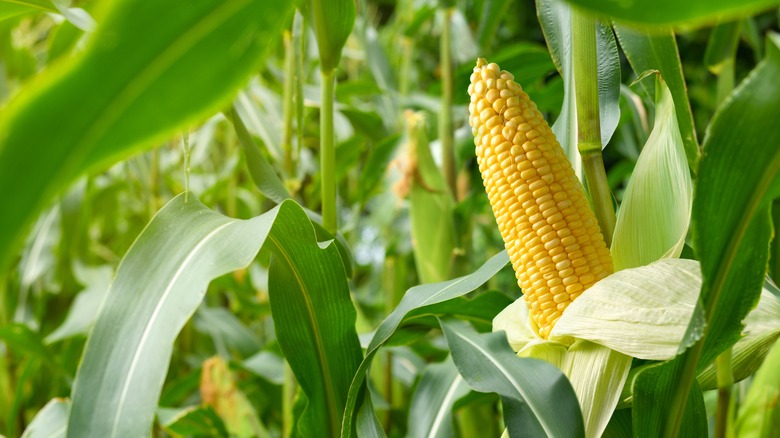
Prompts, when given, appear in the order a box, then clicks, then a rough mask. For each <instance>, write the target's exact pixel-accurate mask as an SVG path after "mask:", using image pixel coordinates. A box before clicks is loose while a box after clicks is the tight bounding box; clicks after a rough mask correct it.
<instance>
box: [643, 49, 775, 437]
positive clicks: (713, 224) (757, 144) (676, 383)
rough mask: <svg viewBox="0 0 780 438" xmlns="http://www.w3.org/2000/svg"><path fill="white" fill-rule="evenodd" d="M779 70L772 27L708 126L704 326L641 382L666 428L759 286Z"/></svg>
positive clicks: (702, 179)
mask: <svg viewBox="0 0 780 438" xmlns="http://www.w3.org/2000/svg"><path fill="white" fill-rule="evenodd" d="M778 76H780V36H778V35H777V34H770V36H769V39H768V44H767V55H766V58H765V59H764V60H763V61H761V63H759V65H758V66H757V67H756V68H755V69H754V70H753V71H752V73H751V74H750V75H748V77H747V78H746V79H745V80H744V81H743V82H742V83H741V84H740V85H739V87H737V88H736V89H735V90H734V92H733V93H732V94H731V95H730V96H729V97H728V98H727V99H726V100H725V101H724V102H723V104H722V105H721V107H720V108H719V109H718V111H717V112H716V114H715V116H714V117H713V120H712V122H711V124H710V126H709V129H708V131H707V132H708V134H707V138H706V139H705V142H704V152H705V154H704V156H703V158H702V161H701V164H700V167H699V175H698V182H697V184H696V188H695V195H694V202H693V217H692V223H693V231H694V234H693V237H694V244H695V245H694V246H695V248H696V252H697V255H698V256H699V257H700V258H701V270H702V276H703V282H702V288H701V295H700V298H699V299H700V301H701V302H702V305H703V308H704V311H705V316H706V320H707V328H706V332H705V334H704V338H703V339H702V340H701V341H699V342H698V343H697V344H695V345H694V346H693V347H692V348H691V349H689V350H688V351H686V352H685V354H684V355H683V356H682V357H680V358H678V359H676V360H675V361H673V362H672V363H671V364H668V366H667V367H666V368H665V369H668V370H669V371H668V372H669V376H672V378H669V379H665V380H664V381H663V382H662V384H661V385H656V387H652V386H647V387H646V388H644V389H645V390H646V391H647V394H646V397H647V398H648V399H653V400H654V402H653V403H652V404H648V405H647V409H649V410H651V411H652V412H648V413H647V415H648V416H651V417H653V418H655V420H656V421H657V422H658V423H660V424H661V425H662V426H659V427H661V429H660V430H666V433H671V432H672V431H671V429H673V428H674V426H675V425H676V424H684V423H685V422H684V420H683V419H682V417H681V416H680V415H681V413H682V412H683V410H682V409H681V407H682V406H684V403H685V400H686V397H687V396H688V391H689V386H688V383H689V382H692V381H694V380H695V379H694V378H693V377H695V375H696V371H697V370H701V369H703V368H704V367H706V366H707V365H708V364H709V363H710V362H712V361H713V360H714V359H715V358H716V357H717V356H718V355H719V354H720V353H721V352H723V351H724V350H726V349H727V348H729V347H731V346H732V345H734V343H736V342H737V341H739V339H740V338H741V333H742V330H743V327H744V326H743V322H742V321H743V320H744V319H745V317H746V316H747V314H748V313H749V311H750V310H751V309H752V308H753V307H755V305H756V304H757V302H758V299H759V296H760V293H761V287H762V285H763V283H764V275H765V267H766V263H767V259H768V255H769V241H770V239H771V236H772V224H771V222H770V214H769V210H770V205H771V202H770V201H771V200H772V199H773V198H775V197H776V196H777V195H778V194H780V193H779V192H780V186H779V185H778V181H779V179H778V178H777V175H778V174H779V173H780V149H778V148H774V147H767V145H769V144H780V130H778V129H775V127H776V126H777V125H778V114H780V86H779V85H778V83H777V80H776V78H777V77H778ZM745 114H749V115H750V116H751V117H745ZM671 368H674V369H673V370H672V369H671ZM653 391H655V392H656V393H657V394H656V396H655V397H653V395H652V392H653ZM669 393H672V394H674V395H675V396H674V397H673V398H668V397H667V395H668V394H669ZM658 400H662V401H663V402H662V403H658ZM688 404H690V402H689V403H688ZM659 419H660V421H658V420H659ZM635 425H636V424H635Z"/></svg>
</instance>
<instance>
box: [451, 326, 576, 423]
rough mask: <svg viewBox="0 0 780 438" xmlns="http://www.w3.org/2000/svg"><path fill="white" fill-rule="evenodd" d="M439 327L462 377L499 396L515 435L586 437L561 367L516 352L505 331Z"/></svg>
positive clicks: (480, 388) (505, 418)
mask: <svg viewBox="0 0 780 438" xmlns="http://www.w3.org/2000/svg"><path fill="white" fill-rule="evenodd" d="M441 326H442V330H443V331H444V337H445V338H446V339H447V345H449V347H450V351H451V352H452V359H453V361H454V362H455V365H456V366H457V367H458V371H460V373H461V375H462V376H463V379H464V380H465V381H466V382H468V384H469V386H471V388H472V389H474V390H475V391H479V392H494V393H497V394H499V395H500V396H501V400H502V403H503V405H504V420H505V421H506V424H507V428H508V429H509V433H510V434H511V435H512V436H529V437H534V436H538V437H548V436H562V437H563V436H566V437H584V436H585V428H584V426H583V422H582V413H581V411H580V405H579V403H578V402H577V396H576V394H575V393H574V389H573V388H572V386H571V384H570V383H569V381H568V380H567V379H566V376H564V375H563V373H562V372H561V371H560V370H558V369H557V368H555V367H554V366H552V365H550V364H549V363H547V362H545V361H542V360H538V359H530V358H521V357H517V356H515V354H514V353H513V352H512V349H511V348H510V347H509V344H508V343H507V341H506V335H504V334H503V333H488V334H482V335H480V334H478V333H477V332H476V331H474V329H472V328H471V327H469V326H468V324H466V323H465V322H462V321H457V320H442V321H441Z"/></svg>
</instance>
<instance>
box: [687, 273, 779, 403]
mask: <svg viewBox="0 0 780 438" xmlns="http://www.w3.org/2000/svg"><path fill="white" fill-rule="evenodd" d="M767 286H768V287H771V286H770V285H767ZM767 286H765V288H764V290H763V291H761V299H760V300H759V301H758V306H757V307H756V308H755V309H754V310H753V311H752V312H750V314H748V316H747V318H745V332H744V335H745V336H744V337H743V338H742V339H740V340H739V341H738V342H737V343H736V344H734V346H733V347H731V370H732V373H733V374H734V381H736V382H738V381H740V380H743V379H746V378H747V377H748V376H751V375H752V374H753V373H755V372H756V370H757V369H758V367H759V366H761V363H762V362H763V360H764V357H765V356H766V355H767V354H768V353H769V349H770V348H772V345H774V344H775V341H776V340H777V339H778V338H780V298H778V297H777V296H776V295H774V294H773V293H772V292H769V291H768V290H767ZM716 368H717V366H716V362H713V363H711V364H710V365H708V366H707V367H706V368H705V369H703V370H702V371H700V372H699V374H698V375H697V376H696V378H697V379H698V381H699V384H700V385H701V387H702V389H703V390H707V389H715V388H716V387H717V369H716Z"/></svg>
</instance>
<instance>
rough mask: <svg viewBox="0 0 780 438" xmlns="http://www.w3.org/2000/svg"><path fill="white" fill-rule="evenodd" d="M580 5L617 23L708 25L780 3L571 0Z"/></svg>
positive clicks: (756, 0) (763, 0) (748, 0)
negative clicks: (617, 21) (609, 17)
mask: <svg viewBox="0 0 780 438" xmlns="http://www.w3.org/2000/svg"><path fill="white" fill-rule="evenodd" d="M569 1H571V2H572V3H574V4H575V5H577V6H581V7H583V8H587V9H590V10H592V11H595V12H598V13H599V14H603V15H609V16H612V17H615V18H616V19H618V20H623V21H630V22H634V23H646V24H681V25H682V24H685V25H693V24H706V23H707V22H710V21H714V20H716V19H723V18H724V17H740V16H747V15H751V14H753V13H756V12H758V11H760V10H762V9H768V8H771V7H772V6H775V5H777V4H778V2H777V0H689V1H685V2H679V1H675V0H657V1H655V2H652V3H645V2H612V1H609V2H605V1H600V0H569Z"/></svg>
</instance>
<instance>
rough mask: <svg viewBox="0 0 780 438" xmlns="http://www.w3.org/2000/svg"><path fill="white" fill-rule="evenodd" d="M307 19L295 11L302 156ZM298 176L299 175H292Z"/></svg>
mask: <svg viewBox="0 0 780 438" xmlns="http://www.w3.org/2000/svg"><path fill="white" fill-rule="evenodd" d="M305 25H306V23H305V21H304V20H303V15H301V13H300V12H295V18H294V19H293V45H294V46H295V67H296V68H295V69H294V71H295V127H296V129H295V134H296V137H297V139H298V141H297V144H296V145H295V156H296V157H298V156H300V152H301V148H302V147H303V110H304V107H303V83H304V81H305V77H304V75H303V70H304V66H303V60H304V53H306V46H305V42H306V38H305V37H304V36H305V35H306V31H305V29H306V28H305ZM291 176H292V177H296V176H297V175H291Z"/></svg>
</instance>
